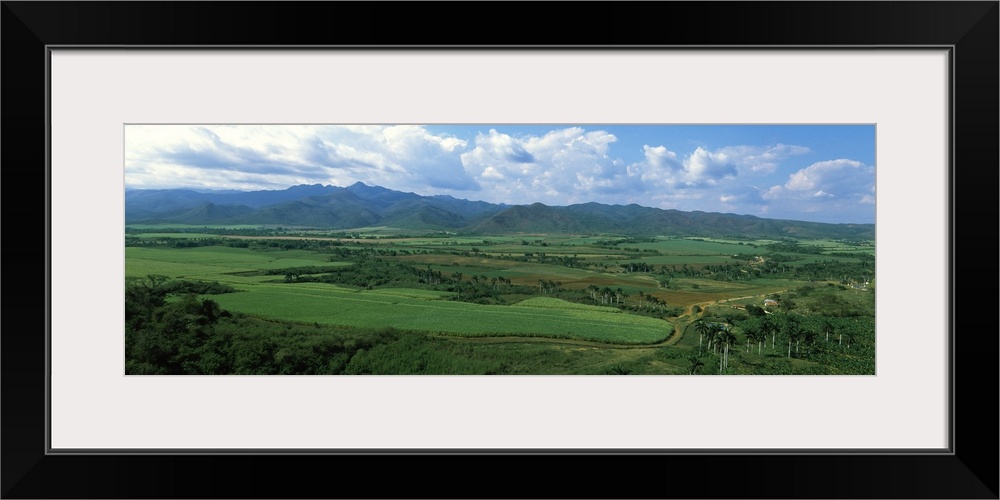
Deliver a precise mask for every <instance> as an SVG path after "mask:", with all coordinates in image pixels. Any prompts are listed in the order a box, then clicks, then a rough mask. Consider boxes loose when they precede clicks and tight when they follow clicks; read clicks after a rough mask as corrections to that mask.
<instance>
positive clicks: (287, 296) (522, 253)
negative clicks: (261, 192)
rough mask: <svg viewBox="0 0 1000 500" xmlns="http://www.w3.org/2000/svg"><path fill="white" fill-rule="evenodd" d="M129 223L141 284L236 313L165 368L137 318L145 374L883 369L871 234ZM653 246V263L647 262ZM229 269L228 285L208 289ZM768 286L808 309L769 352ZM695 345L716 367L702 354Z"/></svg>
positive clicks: (130, 257) (131, 272)
mask: <svg viewBox="0 0 1000 500" xmlns="http://www.w3.org/2000/svg"><path fill="white" fill-rule="evenodd" d="M130 227H132V229H133V230H134V232H133V233H130V234H129V236H130V237H132V238H131V239H128V240H127V241H126V245H127V246H126V249H125V276H126V278H128V279H129V280H132V281H130V282H129V283H131V284H130V285H127V286H132V287H135V286H136V283H147V284H146V285H139V286H140V287H143V286H144V287H146V288H132V289H131V290H138V291H140V292H141V291H142V290H147V291H148V290H151V289H154V288H155V286H160V285H156V284H155V283H165V284H166V285H170V284H171V283H174V284H175V285H172V286H175V288H176V287H180V288H177V290H184V289H189V290H191V291H192V292H193V293H195V294H196V297H197V300H196V301H195V302H191V301H190V299H183V294H181V292H169V293H173V294H174V295H170V296H168V297H167V298H168V299H169V300H167V302H166V303H165V305H163V306H162V308H165V309H170V308H187V309H186V310H187V311H188V312H187V313H185V314H186V315H187V316H184V315H183V314H182V315H181V316H178V317H191V318H194V317H197V316H198V315H199V314H209V316H207V318H209V319H208V320H203V321H212V322H218V321H221V323H218V324H219V325H220V326H218V327H216V328H217V329H218V331H220V332H223V331H224V332H229V333H226V335H227V336H228V337H227V338H228V339H229V340H228V341H227V342H231V344H229V345H231V350H230V351H225V350H224V349H223V348H222V347H220V346H221V345H223V344H210V343H209V344H204V345H203V346H202V347H199V348H198V349H203V348H204V349H208V348H209V347H207V346H212V345H214V346H215V347H211V349H215V350H214V351H212V352H213V353H214V354H211V355H208V354H197V355H191V354H187V355H185V354H184V353H185V352H187V353H191V352H198V353H200V352H201V351H200V350H197V349H196V350H195V351H191V349H192V348H191V347H187V348H181V347H179V346H175V347H174V351H170V352H176V353H177V354H175V355H174V358H171V359H175V361H176V360H181V359H188V361H184V362H181V361H176V362H175V363H174V364H171V365H169V369H166V368H163V366H168V365H158V364H157V363H166V361H156V359H158V358H156V356H158V354H156V353H162V352H165V348H162V346H161V348H157V349H153V350H149V349H147V348H146V347H143V346H146V345H147V344H148V343H149V342H154V343H155V342H167V341H169V338H170V337H169V336H168V337H164V336H163V333H156V334H155V335H154V334H153V333H149V335H153V336H151V337H142V336H140V337H134V338H133V337H128V335H139V334H138V333H135V334H128V335H127V337H128V338H130V339H132V340H129V341H128V345H129V346H133V347H129V348H128V352H133V353H144V354H134V355H133V357H134V358H135V359H133V362H132V364H130V365H129V366H131V368H129V370H130V373H160V371H157V370H167V372H168V373H174V372H177V373H218V372H220V371H221V372H225V373H359V374H364V373H529V374H541V373H563V374H568V373H581V374H584V373H586V374H681V373H690V372H691V371H692V370H698V373H713V370H715V372H722V373H783V374H788V373H815V374H820V373H862V374H864V373H873V372H874V344H875V334H874V329H873V325H874V322H873V318H874V301H873V293H871V291H870V290H869V288H868V286H869V285H868V281H869V280H870V279H872V278H873V277H874V267H873V265H874V262H873V260H871V259H870V257H866V256H868V255H872V254H873V253H874V246H873V245H868V246H866V245H864V244H863V243H862V244H858V243H856V242H846V243H845V242H838V241H832V240H803V241H800V242H791V243H789V241H788V240H783V241H782V242H780V243H781V244H782V245H785V246H784V247H781V248H780V251H772V249H770V248H768V245H774V244H776V243H777V242H774V241H770V240H760V241H742V242H741V241H735V240H733V241H730V240H723V239H714V240H708V239H693V238H669V237H662V238H655V239H654V240H653V241H649V239H648V238H647V239H644V240H629V239H616V238H614V237H613V236H593V235H570V234H567V235H533V236H523V235H513V236H512V235H504V236H453V237H427V236H419V235H418V236H415V237H412V238H410V237H404V236H401V233H399V232H394V231H393V230H392V229H391V228H368V229H369V232H367V233H366V234H379V235H380V237H379V238H377V239H367V238H362V239H352V238H350V237H349V236H351V234H349V233H341V234H331V233H329V232H318V231H317V232H314V233H309V234H310V235H309V236H301V237H297V236H292V235H291V233H289V232H288V230H287V229H286V230H284V233H281V235H280V236H259V235H255V236H240V235H239V234H233V233H231V232H230V233H225V231H233V230H248V231H256V230H259V229H261V226H246V227H231V226H230V227H219V228H212V227H202V226H181V225H169V226H142V227H140V226H130ZM213 231H218V233H215V232H213ZM254 234H256V233H254ZM353 234H357V233H353ZM341 236H343V237H341ZM739 243H743V244H739ZM795 243H797V244H798V245H800V247H799V249H801V253H797V252H799V251H800V250H798V249H796V248H795V247H794V244H795ZM223 244H225V245H227V246H222V245H223ZM789 245H791V246H789ZM736 254H743V255H755V256H758V255H759V256H760V258H757V257H752V258H735V256H736ZM636 263H642V264H644V265H646V266H647V267H645V268H642V269H639V270H636V269H632V268H634V267H635V265H636ZM630 266H631V268H630ZM150 276H154V277H155V276H162V278H150ZM150 279H153V280H154V281H149V280H150ZM164 280H165V281H164ZM212 283H218V284H219V285H218V286H216V288H205V287H209V286H210V284H212ZM871 285H872V286H874V284H873V282H872V284H871ZM211 286H215V285H211ZM226 287H233V288H232V290H228V289H226ZM205 290H211V291H205ZM142 293H146V292H142ZM766 297H774V298H780V306H779V307H778V308H776V309H774V310H772V311H767V314H772V313H774V314H772V315H771V317H773V318H785V319H781V320H780V321H779V323H780V322H781V321H799V320H795V318H802V319H801V321H800V322H801V324H802V325H804V326H802V327H801V328H802V329H801V331H799V330H794V329H791V330H787V331H785V330H782V332H784V333H780V334H775V335H776V336H777V342H776V344H775V346H774V347H773V348H772V349H770V351H767V352H764V351H763V350H761V352H756V353H755V352H751V351H752V350H751V349H750V348H749V346H747V345H744V344H746V343H747V341H748V340H749V335H750V333H749V332H750V330H747V329H748V328H751V327H750V326H746V325H750V324H752V323H753V321H754V320H753V319H752V318H750V316H749V314H748V312H747V311H748V309H747V308H748V307H750V306H753V307H760V306H763V304H764V299H765V298H766ZM182 299H183V300H182ZM206 299H210V300H211V301H212V303H213V304H216V306H217V307H219V308H221V310H222V311H227V314H233V315H236V316H234V317H233V319H222V320H220V319H218V316H217V315H216V314H215V313H206V312H205V311H206V310H207V309H204V308H205V307H208V306H197V304H198V301H204V300H206ZM196 306H197V307H201V309H196ZM150 314H152V316H150V318H153V319H150V320H147V322H145V323H143V322H140V323H138V325H139V326H137V327H136V328H140V330H139V331H144V330H141V328H149V327H150V326H149V325H150V324H149V323H148V321H153V323H152V324H153V325H167V324H168V322H167V321H168V320H167V318H171V317H173V316H171V314H174V313H169V312H167V311H164V312H155V311H150ZM155 318H161V319H155ZM226 318H228V316H227V317H226ZM787 318H792V319H791V320H788V319H787ZM845 318H854V320H849V319H845ZM698 319H711V320H712V321H714V322H716V323H718V324H727V325H730V326H729V328H731V329H732V333H733V335H734V337H733V338H732V340H731V342H735V344H734V347H733V349H734V350H733V351H732V353H731V354H730V356H731V359H729V360H728V361H725V360H722V359H721V358H720V355H719V354H718V353H715V352H705V350H704V348H705V346H704V345H699V342H698V341H699V335H693V334H692V332H693V330H692V328H693V325H694V324H695V321H696V320H698ZM171 321H173V320H171ZM775 321H778V320H775ZM824 321H825V322H826V323H824ZM852 321H853V322H852ZM858 321H860V322H858ZM157 322H159V323H157ZM828 323H829V324H833V325H835V326H836V328H837V329H838V331H840V332H841V333H840V335H841V337H842V336H843V335H844V334H845V333H844V332H847V333H846V334H847V335H848V343H850V344H851V346H852V347H851V348H852V349H853V350H851V351H848V347H846V344H845V343H844V342H843V339H842V338H838V342H837V344H836V345H835V346H834V344H833V343H832V342H830V341H828V340H827V335H824V336H823V339H824V343H822V344H818V343H816V342H817V341H816V336H817V335H819V333H818V332H819V331H820V329H822V328H828V327H827V326H823V325H826V324H828ZM129 324H131V323H129ZM213 324H214V323H213ZM782 324H784V323H782ZM142 325H146V326H144V327H143V326H142ZM238 325H243V326H238ZM859 325H861V326H859ZM130 328H131V327H130ZM157 328H159V327H157ZM190 328H191V327H189V330H188V331H192V330H190ZM199 328H200V327H199ZM775 328H777V327H775ZM128 331H131V330H128ZM193 331H200V330H197V328H196V329H195V330H193ZM253 332H257V333H253ZM268 332H270V333H268ZM781 335H786V336H787V338H784V337H781ZM156 339H159V340H156ZM782 339H784V340H785V341H786V343H787V342H791V341H794V342H798V343H799V344H801V342H803V339H805V340H806V341H807V342H808V345H807V346H806V347H802V346H801V345H799V346H797V348H798V350H797V351H795V352H794V353H790V352H788V350H789V346H788V345H785V347H784V350H782V349H780V348H779V347H781V346H778V345H777V344H778V343H780V342H781V341H782ZM198 342H203V341H202V340H199V341H198ZM199 345H201V344H199ZM269 346H271V347H269ZM282 346H284V347H282ZM740 346H742V347H740ZM143 349H147V350H143ZM185 349H186V350H185ZM219 349H223V350H222V351H220V350H219ZM223 353H224V354H223ZM324 353H325V354H324ZM184 356H188V357H187V358H185V357H184ZM191 356H194V357H193V358H191ZM206 356H207V357H206ZM691 356H695V357H698V358H699V359H700V360H701V362H702V363H703V364H704V366H705V367H708V368H692V367H693V366H694V364H693V362H692V361H691V359H692V358H691ZM189 358H190V359H189ZM220 359H229V360H230V361H229V362H228V363H229V364H226V363H223V362H222V361H219V360H220ZM212 360H215V361H212ZM254 360H257V361H254ZM292 360H298V361H294V362H293V361H292ZM337 360H339V361H337ZM723 361H725V362H723ZM184 363H187V364H184ZM289 363H291V364H289ZM712 363H715V364H714V365H713V364H712ZM158 366H159V368H158ZM209 366H211V367H213V368H206V367H209ZM226 366H229V367H230V368H226ZM712 367H714V368H712ZM226 370H229V371H226Z"/></svg>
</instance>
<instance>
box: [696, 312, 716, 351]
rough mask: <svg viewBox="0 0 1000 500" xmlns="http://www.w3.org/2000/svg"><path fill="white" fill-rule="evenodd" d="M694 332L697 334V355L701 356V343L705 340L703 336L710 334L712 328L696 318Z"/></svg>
mask: <svg viewBox="0 0 1000 500" xmlns="http://www.w3.org/2000/svg"><path fill="white" fill-rule="evenodd" d="M694 331H696V332H698V354H701V341H702V339H703V338H705V334H708V333H712V327H711V326H709V325H708V323H705V320H704V319H702V318H698V321H695V322H694Z"/></svg>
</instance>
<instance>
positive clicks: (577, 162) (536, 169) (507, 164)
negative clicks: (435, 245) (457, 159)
mask: <svg viewBox="0 0 1000 500" xmlns="http://www.w3.org/2000/svg"><path fill="white" fill-rule="evenodd" d="M616 140H617V138H616V137H615V136H614V134H611V133H608V132H606V131H603V130H595V131H586V130H585V129H583V128H582V127H568V128H562V129H556V130H552V131H549V132H547V133H545V134H543V135H525V136H512V135H510V134H506V133H503V132H499V131H497V130H496V129H490V130H489V131H488V132H487V133H480V134H478V135H477V136H476V138H475V140H474V144H475V146H474V147H473V148H472V149H470V150H468V151H466V152H465V153H463V154H462V155H461V159H462V163H463V165H464V167H465V170H466V172H468V173H469V174H470V175H471V176H472V177H473V178H474V179H475V180H476V182H478V183H479V184H481V185H483V186H484V189H485V190H486V191H490V192H491V193H495V195H498V196H502V197H505V199H507V200H512V201H511V202H514V203H527V202H534V201H540V200H541V201H543V202H545V201H546V200H548V202H549V203H553V204H558V203H574V202H576V201H578V200H579V201H592V200H591V198H590V197H592V196H593V195H594V194H595V193H596V194H598V195H600V194H612V193H620V192H623V191H626V190H628V189H629V186H630V185H632V184H631V182H630V181H629V177H631V176H634V175H637V174H635V173H631V174H630V172H629V169H628V167H627V166H626V165H625V163H624V162H622V161H621V160H620V159H616V158H612V157H611V156H610V155H609V148H610V145H611V144H612V143H614V142H615V141H616ZM501 181H503V182H501ZM552 198H555V199H559V200H561V201H560V202H554V201H552Z"/></svg>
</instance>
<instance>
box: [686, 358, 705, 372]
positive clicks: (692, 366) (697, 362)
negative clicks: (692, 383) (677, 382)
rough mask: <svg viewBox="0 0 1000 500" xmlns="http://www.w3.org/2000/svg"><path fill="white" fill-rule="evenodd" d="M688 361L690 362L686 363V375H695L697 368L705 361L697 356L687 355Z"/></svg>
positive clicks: (703, 364)
mask: <svg viewBox="0 0 1000 500" xmlns="http://www.w3.org/2000/svg"><path fill="white" fill-rule="evenodd" d="M688 361H689V362H690V363H691V364H689V365H688V375H697V374H698V369H699V368H701V367H703V366H705V363H702V362H701V360H700V359H698V356H689V357H688Z"/></svg>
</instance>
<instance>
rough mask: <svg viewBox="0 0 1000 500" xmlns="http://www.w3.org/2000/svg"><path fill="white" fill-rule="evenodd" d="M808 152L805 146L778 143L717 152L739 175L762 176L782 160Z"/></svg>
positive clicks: (772, 170)
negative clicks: (756, 174)
mask: <svg viewBox="0 0 1000 500" xmlns="http://www.w3.org/2000/svg"><path fill="white" fill-rule="evenodd" d="M810 151H811V150H810V149H809V148H808V147H806V146H796V145H792V144H780V143H779V144H775V145H772V146H747V145H742V146H729V147H724V148H721V149H720V150H719V152H720V153H722V154H725V155H726V156H728V157H729V158H731V159H732V161H733V163H734V164H735V165H736V167H737V168H738V169H739V170H740V172H741V173H764V174H769V173H772V172H774V171H775V170H776V169H777V168H778V165H780V164H781V162H782V161H783V160H785V159H788V158H790V157H792V156H797V155H804V154H808V153H809V152H810Z"/></svg>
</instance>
